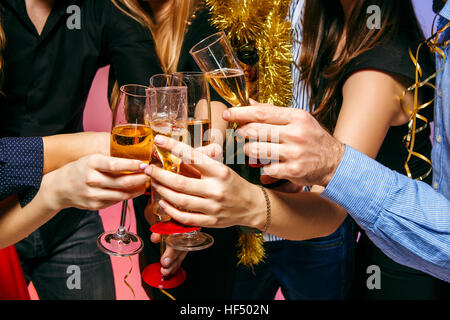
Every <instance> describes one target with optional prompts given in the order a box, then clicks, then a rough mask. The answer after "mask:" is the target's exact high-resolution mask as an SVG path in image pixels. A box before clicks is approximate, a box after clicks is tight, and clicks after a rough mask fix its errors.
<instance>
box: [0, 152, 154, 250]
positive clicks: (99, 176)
mask: <svg viewBox="0 0 450 320" xmlns="http://www.w3.org/2000/svg"><path fill="white" fill-rule="evenodd" d="M141 165H142V166H141ZM145 166H146V165H145V164H143V163H142V162H141V161H137V160H129V159H119V158H111V157H106V156H103V155H91V156H87V157H84V158H81V159H79V160H77V161H75V162H71V163H69V164H67V165H65V166H63V167H62V168H60V169H57V170H55V171H52V172H50V173H48V174H46V175H45V176H44V177H43V179H42V183H41V188H40V189H39V191H38V193H37V194H36V196H35V197H34V199H33V200H32V201H31V202H30V203H29V204H28V205H26V206H25V207H23V208H22V207H21V206H20V204H19V202H18V199H17V197H16V196H13V197H10V198H8V199H6V200H4V201H2V202H0V248H3V247H6V246H9V245H12V244H14V243H16V242H17V241H20V240H22V239H23V238H25V237H27V236H28V235H29V234H30V233H31V232H33V231H34V230H35V229H37V228H39V227H40V226H41V225H43V224H44V223H46V222H47V221H48V220H50V219H51V218H52V217H53V216H54V215H55V214H57V213H58V212H59V211H60V210H62V209H65V208H69V207H76V208H80V209H88V210H99V209H102V208H106V207H109V206H111V205H113V204H115V203H118V202H120V201H122V200H127V199H130V198H134V197H136V196H139V195H141V194H143V193H144V191H145V185H146V183H149V181H150V179H149V178H148V176H147V175H145V174H143V168H144V167H145ZM124 171H130V172H135V174H130V175H121V174H120V173H121V172H124Z"/></svg>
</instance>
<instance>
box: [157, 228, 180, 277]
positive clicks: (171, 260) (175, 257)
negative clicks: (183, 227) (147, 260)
mask: <svg viewBox="0 0 450 320" xmlns="http://www.w3.org/2000/svg"><path fill="white" fill-rule="evenodd" d="M151 241H152V242H153V243H160V242H161V235H160V234H157V233H152V235H151ZM187 254H188V252H187V251H178V250H175V249H173V248H171V247H169V246H167V247H166V251H164V254H163V255H162V256H161V259H160V263H161V266H162V267H161V274H162V275H163V276H166V277H167V276H170V275H172V274H175V273H176V272H177V271H178V269H180V267H181V264H182V263H183V261H184V259H185V258H186V256H187Z"/></svg>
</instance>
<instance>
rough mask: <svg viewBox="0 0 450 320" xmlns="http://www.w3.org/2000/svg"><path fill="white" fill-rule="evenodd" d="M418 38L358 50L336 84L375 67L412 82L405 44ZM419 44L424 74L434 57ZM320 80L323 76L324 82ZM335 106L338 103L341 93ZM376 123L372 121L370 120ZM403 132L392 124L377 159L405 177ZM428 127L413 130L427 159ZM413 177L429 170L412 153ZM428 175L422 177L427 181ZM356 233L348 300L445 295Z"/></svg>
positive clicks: (449, 288)
mask: <svg viewBox="0 0 450 320" xmlns="http://www.w3.org/2000/svg"><path fill="white" fill-rule="evenodd" d="M417 44H418V41H411V40H408V37H407V36H405V35H402V36H396V37H394V38H393V40H391V41H388V42H386V43H384V44H380V45H378V46H377V47H374V48H373V49H371V50H368V51H366V52H364V53H362V54H361V55H360V56H358V57H356V58H355V59H353V60H352V61H351V63H349V65H348V66H347V67H346V68H345V70H344V72H343V76H342V81H341V82H340V84H341V86H343V85H344V83H345V81H346V80H347V79H348V78H349V77H350V76H351V75H352V74H354V73H356V72H358V71H361V70H367V69H369V70H370V69H371V70H378V71H382V72H386V73H388V74H391V75H394V76H401V77H402V78H403V79H405V80H408V83H410V84H411V85H412V84H413V83H414V81H415V67H414V65H413V63H412V61H411V59H410V58H409V55H408V48H411V50H412V52H415V48H417ZM426 50H427V49H426V48H424V50H423V51H422V55H421V58H420V63H421V67H422V69H423V70H424V74H425V75H430V74H432V73H433V72H434V61H433V59H432V56H431V55H429V54H428V51H426ZM324 81H325V80H324ZM422 94H423V96H422V99H423V101H430V100H431V99H433V95H434V92H433V91H432V90H429V89H428V88H424V89H423V90H422ZM338 99H340V102H341V103H339V105H342V96H340V97H338ZM421 114H422V115H423V116H425V117H427V118H428V120H429V121H430V122H431V121H432V117H433V107H432V105H431V106H428V108H427V109H424V110H423V111H422V112H421ZM374 121H376V119H374ZM407 133H408V125H407V124H405V125H401V126H393V127H391V128H390V129H389V130H388V132H387V134H386V137H385V139H384V141H383V144H382V146H381V148H380V150H379V153H378V155H377V157H376V160H377V161H378V162H380V163H381V164H383V165H384V166H386V167H388V168H390V169H392V170H395V171H397V172H399V173H401V174H405V175H406V171H405V168H404V164H405V161H406V159H407V155H408V152H407V149H406V146H405V142H404V137H405V136H406V135H407ZM431 148H432V144H431V140H430V128H429V127H428V128H427V129H426V130H423V131H422V132H419V133H417V134H416V143H415V148H414V150H415V151H417V152H418V153H420V154H423V155H424V156H426V157H428V158H429V159H430V156H431ZM409 167H410V170H411V172H412V175H413V177H419V176H422V175H424V174H426V172H427V171H428V170H429V165H428V164H426V163H425V162H424V161H423V160H419V159H418V158H415V157H413V158H412V160H411V161H410V162H409ZM431 179H432V174H430V175H429V176H428V177H427V178H426V179H425V180H424V181H425V182H426V183H428V184H431ZM359 231H360V238H359V241H358V243H357V246H356V252H355V257H356V270H355V279H354V283H353V290H352V298H354V299H362V300H367V299H369V300H372V299H383V300H385V299H439V298H444V297H448V295H449V292H450V285H449V284H447V283H445V282H443V281H440V280H437V279H435V278H433V277H431V276H430V275H427V274H425V273H423V272H420V271H417V270H413V269H411V268H408V267H406V266H403V265H400V264H398V263H396V262H394V261H393V260H392V259H390V258H388V257H387V256H386V255H385V254H384V253H383V252H382V251H381V250H380V249H379V248H378V247H376V246H375V245H374V244H373V243H372V242H371V241H370V240H369V238H368V237H367V236H366V234H365V233H364V231H362V230H359ZM372 265H376V266H378V267H380V271H381V289H380V290H377V289H372V290H370V289H368V287H367V284H366V282H367V279H368V278H369V276H370V275H371V274H372V273H370V272H369V273H368V272H367V268H368V267H369V266H372Z"/></svg>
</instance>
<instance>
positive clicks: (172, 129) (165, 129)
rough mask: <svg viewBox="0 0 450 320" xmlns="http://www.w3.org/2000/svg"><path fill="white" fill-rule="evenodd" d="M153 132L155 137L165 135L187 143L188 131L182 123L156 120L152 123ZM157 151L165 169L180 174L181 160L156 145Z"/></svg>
mask: <svg viewBox="0 0 450 320" xmlns="http://www.w3.org/2000/svg"><path fill="white" fill-rule="evenodd" d="M151 130H152V134H153V137H155V136H157V135H163V136H166V137H168V138H172V139H175V140H177V141H179V142H183V143H186V142H187V131H186V129H185V128H184V126H183V125H182V124H181V123H180V122H177V121H169V120H154V121H152V123H151ZM155 149H156V151H157V152H158V155H159V157H160V158H161V161H162V163H163V166H164V169H165V170H169V171H171V172H175V173H179V171H180V164H181V159H179V158H177V157H176V156H174V155H172V154H171V153H170V151H167V150H164V149H162V148H159V147H158V146H156V145H155Z"/></svg>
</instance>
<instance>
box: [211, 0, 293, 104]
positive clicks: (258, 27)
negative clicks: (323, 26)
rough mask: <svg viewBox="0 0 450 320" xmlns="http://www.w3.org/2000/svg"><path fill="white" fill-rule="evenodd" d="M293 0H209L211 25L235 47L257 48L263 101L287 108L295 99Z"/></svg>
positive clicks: (261, 100) (261, 99) (260, 94)
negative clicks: (290, 17) (293, 97)
mask: <svg viewBox="0 0 450 320" xmlns="http://www.w3.org/2000/svg"><path fill="white" fill-rule="evenodd" d="M290 3H291V1H290V0H273V1H272V0H206V5H207V6H208V8H209V9H210V11H211V13H212V21H211V22H212V24H213V26H215V27H216V28H217V29H219V30H222V31H224V32H225V33H226V35H227V37H228V39H229V40H230V42H231V43H232V45H233V47H234V48H235V49H237V48H238V47H239V46H241V45H245V44H252V45H253V46H254V47H255V48H256V49H257V51H258V55H259V57H260V60H259V70H260V71H259V72H260V75H259V88H260V89H259V90H260V91H259V97H260V102H264V103H272V104H274V105H276V106H280V107H288V106H289V105H290V103H291V100H292V78H291V63H292V38H291V23H290V21H289V20H288V19H286V17H287V15H288V12H289V7H290Z"/></svg>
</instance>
